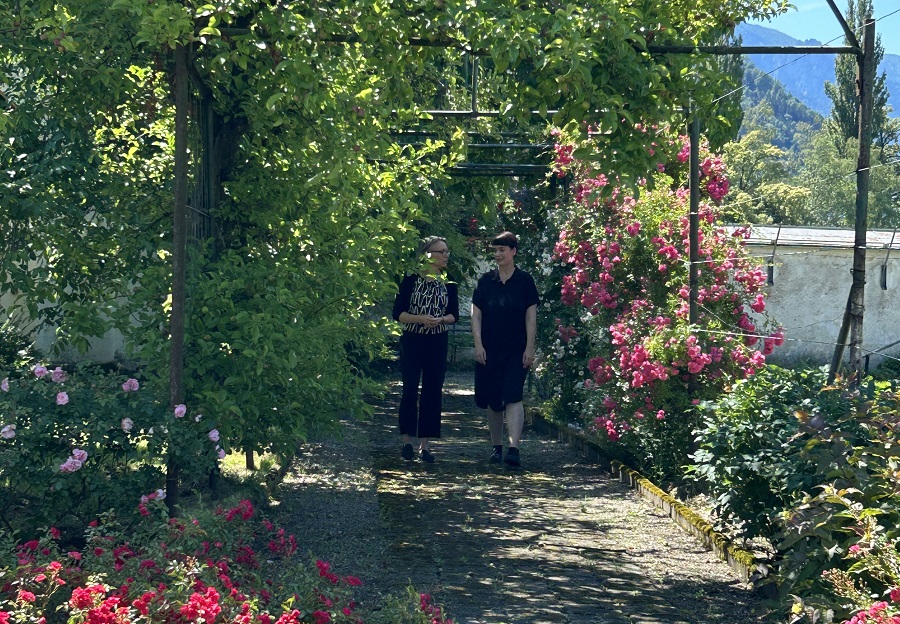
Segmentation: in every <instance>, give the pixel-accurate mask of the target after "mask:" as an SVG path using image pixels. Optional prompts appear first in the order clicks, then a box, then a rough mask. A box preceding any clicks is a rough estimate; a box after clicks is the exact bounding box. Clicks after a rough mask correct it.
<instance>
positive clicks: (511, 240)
mask: <svg viewBox="0 0 900 624" xmlns="http://www.w3.org/2000/svg"><path fill="white" fill-rule="evenodd" d="M491 245H503V246H504V247H509V248H510V249H518V248H519V239H518V238H516V235H515V234H513V233H512V232H500V233H499V234H497V236H495V237H494V239H493V240H492V241H491Z"/></svg>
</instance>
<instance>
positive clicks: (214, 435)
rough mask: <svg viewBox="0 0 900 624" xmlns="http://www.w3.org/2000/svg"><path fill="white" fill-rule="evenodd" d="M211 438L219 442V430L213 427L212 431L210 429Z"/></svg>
mask: <svg viewBox="0 0 900 624" xmlns="http://www.w3.org/2000/svg"><path fill="white" fill-rule="evenodd" d="M209 439H210V440H212V441H213V442H218V441H219V430H218V429H213V430H212V431H210V432H209Z"/></svg>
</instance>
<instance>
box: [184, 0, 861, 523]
mask: <svg viewBox="0 0 900 624" xmlns="http://www.w3.org/2000/svg"><path fill="white" fill-rule="evenodd" d="M826 1H827V2H828V5H829V7H830V8H831V9H832V12H833V13H834V15H835V18H836V19H837V20H838V23H839V24H840V25H841V28H842V29H843V32H844V36H845V38H846V40H847V41H848V42H850V45H847V46H835V47H829V46H718V45H716V46H652V45H651V46H648V47H647V51H648V52H649V53H650V54H692V55H695V54H713V55H733V54H785V53H789V54H854V55H855V56H856V58H857V65H858V79H857V84H858V92H859V107H860V115H859V119H860V123H859V133H858V136H859V155H858V164H857V170H856V179H857V194H856V226H855V243H854V260H853V269H852V276H853V278H852V283H851V287H850V294H849V297H848V300H847V307H846V310H845V314H844V322H843V324H842V326H841V331H840V334H839V336H838V339H837V341H836V343H837V347H836V349H835V353H834V357H833V359H832V364H831V377H832V379H833V377H834V376H835V375H836V373H837V370H838V367H839V365H840V363H841V360H842V359H843V351H844V347H845V345H846V343H847V337H848V334H849V338H850V341H849V347H850V368H851V370H852V371H853V372H857V373H858V372H859V371H861V370H862V358H861V344H862V331H863V311H864V287H865V259H866V229H867V210H868V200H867V196H868V186H869V164H870V152H871V121H872V108H873V82H874V77H875V63H874V60H875V59H874V46H875V21H874V20H871V19H870V20H868V21H867V23H866V26H865V33H864V38H863V43H862V45H860V44H859V42H858V41H857V38H856V35H855V34H854V32H853V30H852V29H851V28H850V27H849V26H848V24H847V23H846V21H845V20H844V17H843V15H842V14H841V13H840V11H839V10H838V8H837V6H836V5H835V3H834V0H826ZM222 30H223V33H225V34H229V33H226V31H230V30H233V29H222ZM231 34H234V33H231ZM351 42H352V39H351V38H345V39H340V38H334V43H336V44H340V43H351ZM407 45H409V46H412V47H418V46H439V47H440V46H442V47H456V48H460V49H464V48H463V46H462V45H461V44H460V42H458V41H452V40H436V41H435V40H426V39H410V40H409V41H408V42H407ZM465 53H466V54H468V55H469V56H470V57H471V67H472V71H471V87H470V88H471V105H470V108H469V109H468V110H428V111H426V112H427V114H428V115H430V116H431V117H432V118H443V119H474V118H479V117H499V116H502V115H503V113H501V111H496V110H480V109H479V107H478V57H479V56H484V55H487V51H483V50H482V51H479V50H465ZM190 82H191V71H190V68H189V63H188V49H187V48H186V47H185V46H184V45H178V46H177V47H176V49H175V81H174V95H175V180H174V200H175V201H174V215H173V216H174V219H173V220H174V232H173V257H172V270H173V278H172V280H173V282H172V306H171V320H170V340H171V353H170V369H169V370H170V379H169V382H170V383H169V387H170V391H169V400H170V403H171V404H172V405H173V406H174V405H177V404H179V403H181V402H182V395H183V384H182V377H183V369H184V310H185V268H186V247H187V240H188V221H187V215H188V179H189V175H188V151H189V150H188V110H189V106H190V103H189V97H190V87H189V84H190ZM530 112H531V113H533V114H538V115H543V116H546V115H548V114H550V115H552V114H554V113H556V111H530ZM685 114H686V117H687V123H688V127H689V135H690V140H691V153H690V278H689V280H690V281H689V286H690V299H689V301H690V321H691V323H692V324H694V323H696V322H697V319H698V305H697V290H698V285H699V273H698V270H699V255H698V247H699V245H698V232H699V178H700V168H699V142H700V141H699V137H700V123H699V122H700V120H699V116H698V114H697V112H696V111H695V110H693V109H692V107H691V104H690V102H687V103H685ZM202 123H203V121H202V120H201V125H202ZM201 134H202V133H201ZM425 134H426V133H424V132H422V133H416V132H410V133H409V135H408V136H407V138H409V139H410V140H412V141H414V140H415V139H416V138H417V137H422V136H425ZM507 138H509V139H510V140H509V141H504V140H500V141H496V140H495V141H483V142H475V143H471V144H469V146H468V147H469V149H475V150H488V149H491V150H506V151H509V150H517V151H526V150H527V151H529V152H530V153H541V152H543V151H546V150H547V149H548V148H549V147H550V146H549V145H548V144H531V143H526V142H522V141H520V140H519V139H520V138H521V137H507ZM201 148H202V149H210V147H209V146H207V145H203V146H201ZM548 170H549V168H548V166H547V165H545V164H539V163H484V162H477V161H476V162H468V163H463V164H460V165H458V166H456V167H453V168H451V169H450V171H449V172H450V173H451V174H452V175H458V176H536V175H543V174H546V173H547V171H548ZM858 377H859V376H858V375H857V381H858ZM177 478H178V477H177V466H174V465H170V466H169V467H168V470H167V491H168V492H170V493H177V491H178V489H177ZM176 498H177V497H176V496H172V497H171V499H169V500H167V503H169V504H170V508H171V507H172V506H174V505H175V504H176V502H177V501H176V500H175V499H176Z"/></svg>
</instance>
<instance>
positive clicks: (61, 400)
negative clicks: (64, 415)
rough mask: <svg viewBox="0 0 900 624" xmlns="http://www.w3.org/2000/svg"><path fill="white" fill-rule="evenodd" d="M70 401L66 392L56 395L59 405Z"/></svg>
mask: <svg viewBox="0 0 900 624" xmlns="http://www.w3.org/2000/svg"><path fill="white" fill-rule="evenodd" d="M68 402H69V395H68V394H66V393H65V392H60V393H58V394H57V395H56V404H57V405H65V404H66V403H68Z"/></svg>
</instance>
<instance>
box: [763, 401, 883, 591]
mask: <svg viewBox="0 0 900 624" xmlns="http://www.w3.org/2000/svg"><path fill="white" fill-rule="evenodd" d="M895 390H896V388H891V389H889V390H886V391H880V392H877V393H875V392H872V391H871V390H870V389H869V387H864V388H863V391H861V392H860V393H843V394H844V397H845V399H846V402H847V408H848V409H847V410H846V411H845V412H844V413H843V414H842V415H841V416H840V417H839V419H838V421H837V422H836V423H835V424H834V425H833V426H828V427H825V428H823V430H822V432H821V433H820V435H818V436H817V437H816V438H814V439H811V440H810V442H808V443H807V446H811V445H812V443H815V446H816V447H825V448H829V449H830V452H829V453H827V454H826V453H820V454H819V457H820V461H819V462H818V468H819V472H820V475H819V478H820V481H819V482H820V486H819V487H818V488H817V489H816V490H815V491H814V492H813V493H811V494H810V495H808V496H806V497H804V498H803V499H802V500H800V501H798V503H797V504H796V505H794V506H793V507H792V508H790V509H787V510H786V511H785V512H784V513H783V514H782V518H781V530H780V532H779V533H778V534H777V535H776V536H775V545H776V548H777V550H778V552H780V553H782V554H783V556H782V559H781V561H780V562H779V570H778V576H779V579H780V581H781V587H780V591H781V595H782V596H784V597H785V598H787V596H789V595H791V594H794V595H803V596H805V597H807V600H808V601H809V602H815V601H819V602H821V604H822V605H823V606H824V607H825V608H830V609H838V608H839V607H840V605H839V604H837V603H836V602H835V601H834V598H833V596H832V595H831V589H832V588H831V587H830V586H829V584H828V579H827V578H825V579H823V576H822V573H823V571H825V570H842V571H853V570H859V569H860V567H859V566H857V565H856V562H855V558H856V555H858V554H859V553H860V552H868V551H870V550H872V549H874V548H875V546H876V544H878V543H884V542H894V541H896V540H897V539H898V538H900V493H898V488H897V483H898V480H900V445H898V433H900V398H898V396H897V394H896V393H895ZM826 577H827V575H826ZM862 580H864V581H866V582H868V583H869V584H871V585H872V587H873V588H877V589H881V590H887V589H889V587H887V586H886V585H884V583H883V582H881V581H878V580H877V579H874V578H866V577H865V576H864V577H863V579H862ZM857 606H859V605H857Z"/></svg>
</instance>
